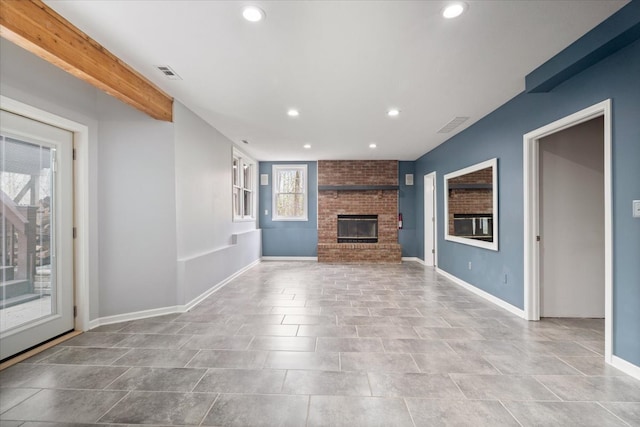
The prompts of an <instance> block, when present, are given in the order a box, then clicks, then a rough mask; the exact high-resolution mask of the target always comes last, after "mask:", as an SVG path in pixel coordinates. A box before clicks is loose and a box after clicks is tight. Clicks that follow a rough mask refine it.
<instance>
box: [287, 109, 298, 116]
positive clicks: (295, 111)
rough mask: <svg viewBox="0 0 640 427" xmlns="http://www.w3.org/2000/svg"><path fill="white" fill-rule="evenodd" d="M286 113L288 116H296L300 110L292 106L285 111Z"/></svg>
mask: <svg viewBox="0 0 640 427" xmlns="http://www.w3.org/2000/svg"><path fill="white" fill-rule="evenodd" d="M287 115H288V116H289V117H298V116H299V115H300V112H299V111H298V110H295V109H293V108H292V109H291V110H289V111H287Z"/></svg>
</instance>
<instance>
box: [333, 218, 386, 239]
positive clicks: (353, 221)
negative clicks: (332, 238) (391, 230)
mask: <svg viewBox="0 0 640 427" xmlns="http://www.w3.org/2000/svg"><path fill="white" fill-rule="evenodd" d="M338 243H378V215H338Z"/></svg>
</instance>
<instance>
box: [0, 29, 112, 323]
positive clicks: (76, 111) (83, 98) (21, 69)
mask: <svg viewBox="0 0 640 427" xmlns="http://www.w3.org/2000/svg"><path fill="white" fill-rule="evenodd" d="M0 54H1V58H0V76H1V77H0V93H1V94H2V95H4V96H7V97H9V98H12V99H15V100H17V101H20V102H23V103H25V104H28V105H31V106H33V107H36V108H39V109H41V110H45V111H48V112H50V113H53V114H56V115H58V116H61V117H65V118H67V119H69V120H73V121H75V122H77V123H81V124H83V125H85V126H87V127H88V128H89V147H88V154H89V182H88V185H89V236H90V240H89V257H90V258H89V274H90V276H89V305H90V307H89V318H90V319H95V318H97V317H98V316H99V312H100V299H99V295H100V294H99V283H100V281H99V270H100V263H99V256H98V244H99V236H98V224H99V217H100V213H99V209H98V191H97V188H98V120H97V115H96V96H97V91H96V89H95V88H94V87H93V86H91V85H89V84H87V83H85V82H83V81H81V80H78V79H75V78H73V77H71V76H70V75H69V74H68V73H66V72H64V71H62V70H60V69H58V68H56V67H54V66H53V65H51V64H49V63H47V62H45V61H43V60H41V59H39V58H37V57H36V56H34V55H32V54H30V53H29V52H27V51H25V50H23V49H21V48H19V47H18V46H16V45H14V44H13V43H11V42H8V41H6V40H5V39H2V38H0Z"/></svg>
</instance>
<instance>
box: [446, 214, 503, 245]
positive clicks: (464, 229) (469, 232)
mask: <svg viewBox="0 0 640 427" xmlns="http://www.w3.org/2000/svg"><path fill="white" fill-rule="evenodd" d="M453 231H454V233H455V235H456V236H460V237H466V238H468V239H476V240H484V241H487V242H493V215H492V214H454V215H453Z"/></svg>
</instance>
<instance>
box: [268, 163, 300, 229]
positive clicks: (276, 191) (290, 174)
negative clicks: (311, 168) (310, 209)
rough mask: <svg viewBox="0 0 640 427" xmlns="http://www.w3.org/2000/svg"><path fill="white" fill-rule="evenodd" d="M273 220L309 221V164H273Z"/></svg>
mask: <svg viewBox="0 0 640 427" xmlns="http://www.w3.org/2000/svg"><path fill="white" fill-rule="evenodd" d="M272 179H273V207H272V210H273V220H274V221H307V165H274V166H273V178H272Z"/></svg>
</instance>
